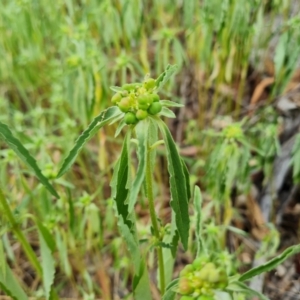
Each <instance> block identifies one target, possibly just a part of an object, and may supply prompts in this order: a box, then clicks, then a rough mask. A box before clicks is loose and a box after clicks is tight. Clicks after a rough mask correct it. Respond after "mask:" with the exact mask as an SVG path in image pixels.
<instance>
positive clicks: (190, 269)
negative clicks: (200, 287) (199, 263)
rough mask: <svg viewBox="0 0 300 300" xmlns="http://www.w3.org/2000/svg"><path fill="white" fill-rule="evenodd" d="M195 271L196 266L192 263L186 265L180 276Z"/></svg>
mask: <svg viewBox="0 0 300 300" xmlns="http://www.w3.org/2000/svg"><path fill="white" fill-rule="evenodd" d="M193 271H194V268H193V266H192V265H186V266H185V267H184V268H183V269H182V270H181V271H180V273H179V276H180V277H184V276H186V275H187V274H190V273H192V272H193Z"/></svg>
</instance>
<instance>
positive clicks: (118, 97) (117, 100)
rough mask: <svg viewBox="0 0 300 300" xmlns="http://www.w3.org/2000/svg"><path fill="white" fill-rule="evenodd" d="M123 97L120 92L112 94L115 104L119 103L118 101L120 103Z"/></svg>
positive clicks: (112, 100)
mask: <svg viewBox="0 0 300 300" xmlns="http://www.w3.org/2000/svg"><path fill="white" fill-rule="evenodd" d="M121 99H122V95H121V94H120V93H116V94H114V95H113V96H112V98H111V102H112V103H113V104H117V103H119V102H120V101H121Z"/></svg>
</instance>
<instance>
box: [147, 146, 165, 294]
mask: <svg viewBox="0 0 300 300" xmlns="http://www.w3.org/2000/svg"><path fill="white" fill-rule="evenodd" d="M146 185H147V196H148V201H149V210H150V216H151V222H152V226H153V232H154V235H155V237H156V239H157V240H158V241H160V234H159V228H158V223H157V217H156V212H155V207H154V196H153V187H152V168H151V149H150V147H149V145H148V152H147V164H146ZM157 256H158V268H159V278H160V292H161V294H162V295H163V294H164V292H165V267H164V258H163V252H162V247H161V246H158V247H157Z"/></svg>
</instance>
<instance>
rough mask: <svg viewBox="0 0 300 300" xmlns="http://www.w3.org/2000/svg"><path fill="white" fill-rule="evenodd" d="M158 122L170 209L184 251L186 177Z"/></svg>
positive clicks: (166, 131)
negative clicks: (166, 169)
mask: <svg viewBox="0 0 300 300" xmlns="http://www.w3.org/2000/svg"><path fill="white" fill-rule="evenodd" d="M157 121H158V126H159V128H160V130H161V132H162V135H163V138H164V141H165V145H166V150H167V159H168V170H169V174H170V190H171V207H172V209H173V210H174V212H175V214H176V226H177V229H178V232H179V236H180V239H181V242H182V244H183V247H184V249H187V246H188V236H189V224H190V219H189V212H188V201H189V199H188V191H187V189H186V177H185V173H184V169H183V165H182V162H181V158H180V156H179V153H178V151H177V148H176V144H175V142H174V140H173V138H172V135H171V133H170V131H169V129H168V127H167V126H166V124H165V123H164V122H162V121H161V120H157Z"/></svg>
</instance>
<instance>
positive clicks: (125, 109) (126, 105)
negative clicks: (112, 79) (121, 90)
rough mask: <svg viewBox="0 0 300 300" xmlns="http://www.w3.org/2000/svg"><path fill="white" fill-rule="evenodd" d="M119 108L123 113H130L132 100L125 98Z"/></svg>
mask: <svg viewBox="0 0 300 300" xmlns="http://www.w3.org/2000/svg"><path fill="white" fill-rule="evenodd" d="M118 106H119V108H120V110H121V111H122V112H128V110H129V109H130V98H129V97H125V98H123V99H122V100H121V101H120V102H119V103H118Z"/></svg>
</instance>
